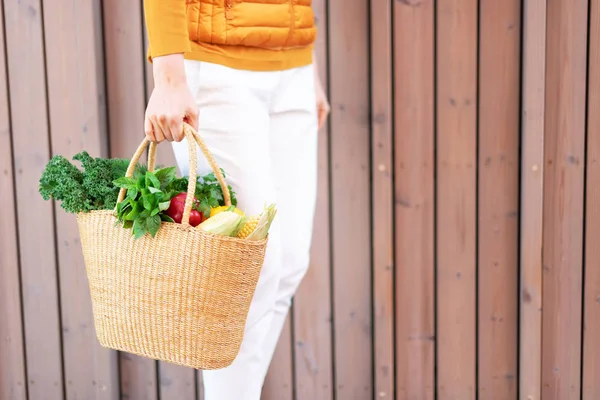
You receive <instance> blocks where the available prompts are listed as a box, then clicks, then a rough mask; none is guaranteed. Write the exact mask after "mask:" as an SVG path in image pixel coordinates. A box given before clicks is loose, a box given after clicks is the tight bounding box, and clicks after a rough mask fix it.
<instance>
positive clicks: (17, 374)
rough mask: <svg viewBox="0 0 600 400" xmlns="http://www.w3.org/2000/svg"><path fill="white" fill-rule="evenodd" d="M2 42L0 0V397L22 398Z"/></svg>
mask: <svg viewBox="0 0 600 400" xmlns="http://www.w3.org/2000/svg"><path fill="white" fill-rule="evenodd" d="M4 43H5V42H4V12H3V7H2V2H1V1H0V205H2V207H0V221H2V223H1V224H0V321H2V323H1V324H0V365H3V366H9V368H2V369H1V372H0V399H11V400H26V399H27V389H26V386H25V385H26V380H27V378H26V375H25V347H24V342H23V319H22V315H21V307H22V304H21V280H20V274H19V243H18V240H17V238H18V233H17V219H16V216H15V186H14V169H13V159H12V140H11V130H10V128H11V127H10V115H9V114H10V113H9V99H8V76H7V71H6V51H5V48H4Z"/></svg>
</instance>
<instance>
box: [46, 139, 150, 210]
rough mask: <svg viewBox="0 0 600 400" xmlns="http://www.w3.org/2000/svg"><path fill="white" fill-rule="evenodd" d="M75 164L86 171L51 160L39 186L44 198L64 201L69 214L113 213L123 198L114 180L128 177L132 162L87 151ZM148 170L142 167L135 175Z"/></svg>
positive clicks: (57, 160) (58, 160)
mask: <svg viewBox="0 0 600 400" xmlns="http://www.w3.org/2000/svg"><path fill="white" fill-rule="evenodd" d="M73 160H76V161H79V162H80V163H81V167H82V170H80V169H79V168H77V167H76V166H75V165H74V164H72V163H71V162H70V161H69V160H67V159H66V158H65V157H63V156H60V155H56V156H54V157H52V158H51V159H50V161H49V162H48V164H47V165H46V168H45V169H44V171H43V173H42V176H41V178H40V182H39V192H40V194H41V195H42V198H43V199H44V200H50V199H51V198H52V199H54V200H57V201H60V202H61V207H62V208H63V209H64V210H65V211H67V212H69V213H79V212H86V211H92V210H110V209H113V208H114V207H115V204H116V202H117V196H118V194H119V188H118V187H116V186H115V185H114V184H113V180H115V179H117V178H119V177H122V176H124V175H125V171H126V170H127V167H128V165H129V160H126V159H120V158H113V159H106V158H93V157H92V156H90V155H89V154H88V153H87V152H86V151H82V152H80V153H78V154H76V155H75V156H74V157H73ZM145 170H146V167H145V166H138V167H137V168H136V171H135V175H136V176H137V175H139V174H140V173H143V172H144V171H145Z"/></svg>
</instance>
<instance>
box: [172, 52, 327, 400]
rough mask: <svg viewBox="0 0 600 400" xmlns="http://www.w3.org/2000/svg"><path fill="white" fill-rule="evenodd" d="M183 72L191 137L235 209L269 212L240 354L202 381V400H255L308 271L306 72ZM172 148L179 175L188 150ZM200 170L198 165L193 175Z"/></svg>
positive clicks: (309, 87) (203, 167)
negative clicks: (195, 125)
mask: <svg viewBox="0 0 600 400" xmlns="http://www.w3.org/2000/svg"><path fill="white" fill-rule="evenodd" d="M185 66H186V74H187V80H188V84H189V86H190V89H191V90H192V93H193V94H194V96H195V98H196V99H197V102H198V109H199V112H200V117H199V131H198V132H199V133H200V135H202V137H203V138H204V140H205V141H206V143H207V145H208V147H209V149H210V150H211V152H212V153H213V155H214V157H215V159H216V161H217V163H218V164H219V166H220V167H221V168H223V170H224V171H225V173H226V175H227V181H228V183H229V184H230V185H231V186H232V188H233V190H234V191H235V192H236V194H237V198H238V207H239V208H240V209H242V210H243V211H245V212H246V213H247V214H252V215H254V214H258V213H260V212H261V211H262V209H263V207H264V205H265V203H276V205H277V209H278V213H277V216H276V218H275V220H274V222H273V225H272V226H271V230H270V239H269V244H268V246H267V252H266V256H265V263H264V266H263V269H262V272H261V276H260V279H259V283H258V286H257V289H256V292H255V295H254V299H253V301H252V304H251V306H250V312H249V315H248V320H247V325H246V331H245V336H244V340H243V343H242V346H241V350H240V353H239V355H238V357H237V358H236V360H235V361H234V362H233V364H232V365H231V366H230V367H227V368H225V369H221V370H217V371H204V372H203V377H204V390H205V399H206V400H259V398H260V393H261V389H262V385H263V382H264V378H265V375H266V373H267V370H268V367H269V363H270V361H271V358H272V356H273V353H274V350H275V347H276V344H277V341H278V339H279V336H280V333H281V330H282V327H283V324H284V322H285V319H286V316H287V313H288V310H289V307H290V304H291V298H292V296H293V295H294V293H295V291H296V289H297V288H298V285H299V284H300V281H301V280H302V278H303V277H304V275H305V273H306V270H307V269H308V264H309V252H310V243H311V234H312V227H313V214H314V208H315V201H316V187H317V114H316V103H315V87H314V71H313V67H312V66H307V67H301V68H296V69H291V70H286V71H281V72H279V71H278V72H252V71H242V70H236V69H231V68H227V67H223V66H221V65H216V64H210V63H205V62H199V61H186V64H185ZM173 149H174V152H175V158H176V160H177V164H178V166H179V168H180V170H181V172H182V174H184V175H187V174H188V171H189V165H188V150H187V142H185V141H184V142H180V143H174V144H173ZM198 154H201V153H200V152H199V153H198ZM209 171H210V169H209V167H208V164H207V163H206V162H205V160H204V159H201V160H200V162H199V167H198V173H199V174H205V173H207V172H209Z"/></svg>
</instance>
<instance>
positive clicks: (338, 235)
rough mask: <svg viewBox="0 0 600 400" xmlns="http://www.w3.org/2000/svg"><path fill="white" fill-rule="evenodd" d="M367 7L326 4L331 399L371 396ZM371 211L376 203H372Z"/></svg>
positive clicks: (352, 2)
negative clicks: (332, 349)
mask: <svg viewBox="0 0 600 400" xmlns="http://www.w3.org/2000/svg"><path fill="white" fill-rule="evenodd" d="M368 15H369V2H368V1H366V0H347V1H343V2H340V1H332V2H330V3H329V15H328V17H329V18H328V20H329V26H330V29H329V34H330V36H329V39H330V42H329V43H330V46H329V49H330V58H329V63H330V66H331V71H334V72H335V73H332V74H331V76H330V88H331V104H332V113H331V128H332V131H331V132H332V135H331V165H332V171H331V202H332V206H331V213H332V221H333V222H332V254H333V266H332V267H333V308H334V315H335V316H334V320H333V322H334V346H335V376H334V382H335V384H336V388H335V391H336V397H337V398H338V399H363V398H365V397H369V396H371V394H372V391H373V373H372V370H373V368H372V365H373V360H372V347H371V346H372V345H371V341H372V318H371V311H372V306H371V234H370V225H371V224H370V212H369V210H370V209H371V207H370V160H369V153H370V141H371V139H370V129H369V128H370V123H369V114H370V113H369V111H370V100H369V62H368V58H369V30H368V25H369V24H368V22H369V21H368ZM375 206H377V205H375Z"/></svg>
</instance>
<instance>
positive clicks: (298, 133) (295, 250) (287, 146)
mask: <svg viewBox="0 0 600 400" xmlns="http://www.w3.org/2000/svg"><path fill="white" fill-rule="evenodd" d="M314 83H315V80H314V69H313V67H312V66H307V67H302V68H296V69H293V70H289V71H285V72H284V73H283V74H282V78H281V82H280V85H279V87H278V89H277V91H276V92H275V94H274V97H273V99H272V106H271V128H270V138H271V161H272V163H273V171H274V174H275V186H276V189H277V197H278V199H279V203H278V216H279V221H280V222H281V238H282V239H281V245H282V266H281V274H280V282H279V287H278V290H277V297H276V300H275V304H274V306H273V321H272V323H271V328H270V330H269V333H268V336H267V339H266V341H265V347H264V351H265V353H266V354H267V357H268V359H269V361H270V360H271V358H272V356H273V353H274V351H275V347H276V345H277V341H278V339H279V336H280V334H281V331H282V328H283V325H284V323H285V320H286V317H287V314H288V311H289V308H290V305H291V300H292V297H293V295H294V294H295V293H296V290H297V289H298V286H299V285H300V282H301V281H302V278H303V277H304V275H305V274H306V271H307V269H308V266H309V256H310V244H311V236H312V230H313V217H314V211H315V203H316V194H317V193H316V190H317V157H318V152H317V139H318V138H317V134H318V124H317V110H316V100H315V90H314ZM267 370H268V363H267V364H265V365H264V366H263V377H264V375H265V374H266V373H267Z"/></svg>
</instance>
